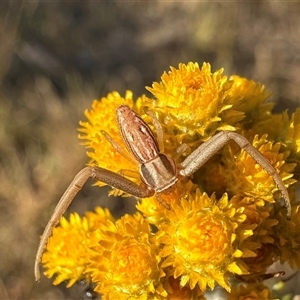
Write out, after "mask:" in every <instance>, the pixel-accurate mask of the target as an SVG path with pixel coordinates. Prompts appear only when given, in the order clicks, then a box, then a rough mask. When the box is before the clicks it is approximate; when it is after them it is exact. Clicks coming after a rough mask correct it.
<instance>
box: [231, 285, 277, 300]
mask: <svg viewBox="0 0 300 300" xmlns="http://www.w3.org/2000/svg"><path fill="white" fill-rule="evenodd" d="M227 297H228V298H227V299H228V300H271V299H273V297H272V295H271V292H270V290H269V289H268V288H267V287H266V286H264V285H263V284H260V283H252V284H247V285H242V284H241V285H238V286H236V287H234V288H233V289H232V291H231V293H228V294H227Z"/></svg>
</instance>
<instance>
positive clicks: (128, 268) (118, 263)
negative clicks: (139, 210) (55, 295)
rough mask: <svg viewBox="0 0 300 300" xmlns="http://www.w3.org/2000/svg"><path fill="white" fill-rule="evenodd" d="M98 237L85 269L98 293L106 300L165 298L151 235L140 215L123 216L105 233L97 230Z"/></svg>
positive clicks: (147, 225)
mask: <svg viewBox="0 0 300 300" xmlns="http://www.w3.org/2000/svg"><path fill="white" fill-rule="evenodd" d="M99 235H100V236H99V241H98V244H97V245H96V246H95V247H93V248H92V250H91V252H90V254H89V257H90V264H89V266H88V272H89V273H91V276H92V279H93V282H95V283H97V286H96V288H95V290H96V291H97V292H99V293H101V294H103V295H105V296H106V297H107V299H148V297H151V296H149V295H151V294H153V293H155V292H159V293H160V294H165V295H166V292H165V291H164V289H163V288H162V287H161V284H160V278H161V277H163V276H164V275H165V274H164V272H162V270H161V269H160V268H159V263H160V257H159V255H158V248H157V247H156V245H155V241H154V235H153V234H152V233H151V231H150V226H149V224H148V222H147V221H146V220H145V219H144V218H143V217H142V215H141V214H135V215H133V216H130V215H125V216H124V217H122V218H121V219H120V220H118V221H117V222H116V223H114V224H112V226H110V228H109V229H108V230H105V228H104V230H102V229H101V228H100V232H99Z"/></svg>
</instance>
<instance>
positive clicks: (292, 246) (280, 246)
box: [273, 185, 300, 269]
mask: <svg viewBox="0 0 300 300" xmlns="http://www.w3.org/2000/svg"><path fill="white" fill-rule="evenodd" d="M297 188H298V186H297V185H296V186H293V188H292V189H291V192H290V195H291V199H292V215H291V220H290V221H287V220H286V215H285V211H284V210H283V209H282V208H281V206H280V204H278V203H276V205H275V208H276V209H274V212H273V217H274V218H276V219H277V220H278V225H277V226H276V227H275V228H274V239H275V241H274V246H275V247H276V249H277V252H278V254H279V255H280V257H279V258H280V262H281V263H284V262H288V263H289V265H290V266H291V267H292V268H298V269H299V268H300V235H299V228H300V205H299V199H297V198H296V197H297V192H296V189H297Z"/></svg>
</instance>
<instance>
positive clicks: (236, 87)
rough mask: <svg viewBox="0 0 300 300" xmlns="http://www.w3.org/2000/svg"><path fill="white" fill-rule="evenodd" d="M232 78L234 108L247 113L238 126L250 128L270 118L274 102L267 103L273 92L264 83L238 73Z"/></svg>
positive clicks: (231, 95) (231, 91) (231, 94)
mask: <svg viewBox="0 0 300 300" xmlns="http://www.w3.org/2000/svg"><path fill="white" fill-rule="evenodd" d="M230 80H232V81H233V85H232V87H231V89H230V97H231V98H232V99H234V100H233V101H232V102H234V105H233V109H235V110H238V111H242V112H244V113H245V118H244V119H243V120H242V121H241V122H240V124H239V125H238V126H237V127H241V126H242V128H243V129H250V128H253V127H254V126H255V125H256V124H260V123H261V122H266V120H268V119H270V117H271V110H272V108H273V107H274V103H272V102H268V103H265V102H266V100H267V99H268V98H269V97H270V95H271V92H270V91H268V90H266V89H265V86H264V85H262V84H261V83H259V82H255V81H253V80H249V79H246V78H243V77H239V76H237V75H234V76H231V77H230ZM264 133H266V132H264Z"/></svg>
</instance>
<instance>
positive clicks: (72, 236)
mask: <svg viewBox="0 0 300 300" xmlns="http://www.w3.org/2000/svg"><path fill="white" fill-rule="evenodd" d="M108 220H109V221H110V222H114V218H113V217H112V215H111V214H110V212H109V211H108V210H107V209H102V208H100V207H99V208H96V213H91V212H88V213H86V216H85V217H83V218H80V217H79V215H78V214H77V213H74V214H71V215H70V221H69V222H68V221H67V220H66V219H65V218H62V219H61V220H60V226H58V227H56V228H54V230H53V235H52V236H51V237H50V239H49V242H48V244H47V249H46V251H45V253H44V255H43V258H42V263H43V265H44V267H45V269H46V272H45V275H46V276H47V277H49V278H51V277H52V276H53V275H56V278H55V280H54V282H53V284H55V285H57V284H59V283H61V282H63V281H66V280H67V281H68V284H67V287H70V286H72V285H73V284H74V283H75V282H76V281H79V280H82V279H85V280H86V281H87V282H90V281H91V278H90V275H89V274H87V273H85V271H86V267H87V261H88V256H87V249H88V247H90V246H91V245H93V244H94V243H95V242H96V241H97V234H96V232H95V231H96V230H97V228H98V227H99V226H100V225H104V224H105V223H106V222H107V221H108Z"/></svg>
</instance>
